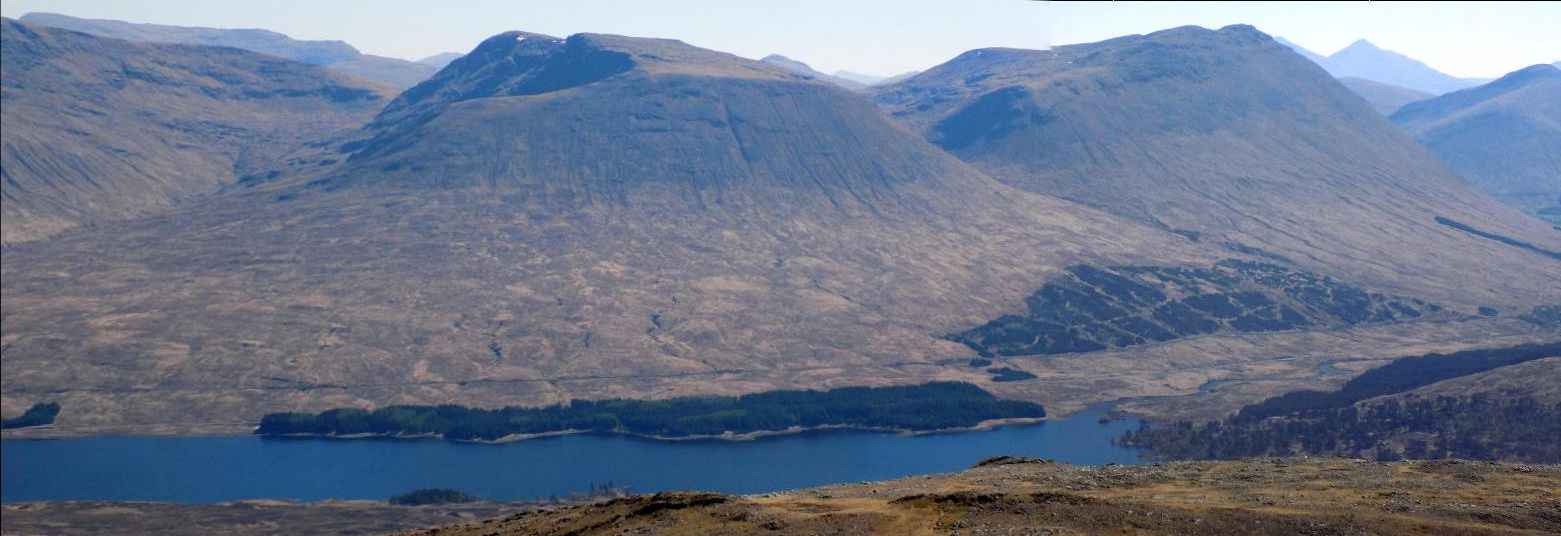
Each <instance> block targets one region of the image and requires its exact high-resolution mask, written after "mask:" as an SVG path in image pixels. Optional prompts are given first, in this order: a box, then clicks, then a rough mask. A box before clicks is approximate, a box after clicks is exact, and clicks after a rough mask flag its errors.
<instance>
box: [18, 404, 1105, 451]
mask: <svg viewBox="0 0 1561 536" xmlns="http://www.w3.org/2000/svg"><path fill="white" fill-rule="evenodd" d="M1087 409H1088V408H1084V409H1081V410H1079V411H1086V410H1087ZM1073 413H1078V412H1077V411H1076V412H1073ZM1070 414H1071V413H1070ZM1070 414H1064V415H1048V416H1046V417H1040V418H1035V417H1017V418H1007V419H988V420H984V421H981V422H979V423H976V424H975V425H972V426H966V427H959V428H940V429H936V430H909V429H903V428H882V427H872V426H856V425H849V424H826V425H820V426H807V427H803V426H793V427H791V428H786V429H783V430H756V431H752V432H743V433H724V434H705V435H694V436H671V437H669V436H657V435H650V434H637V433H631V432H617V431H609V432H594V431H591V430H556V431H550V432H540V433H535V434H512V435H508V436H504V437H501V438H498V439H474V440H468V439H446V438H444V436H442V435H439V434H415V435H397V434H374V433H367V434H351V435H330V434H266V435H261V434H256V433H254V430H255V428H256V426H257V425H235V424H224V425H221V426H212V427H199V426H197V427H190V428H187V429H188V430H191V431H192V433H171V434H169V433H135V432H134V431H131V430H125V428H129V427H118V426H115V427H103V428H108V429H110V430H111V431H109V432H108V433H94V432H91V431H86V430H72V429H70V428H65V429H61V428H55V427H54V426H53V425H48V426H40V427H37V428H32V429H13V430H6V433H5V434H0V439H3V440H7V441H9V440H22V441H28V440H31V441H46V440H54V439H85V438H92V437H116V436H117V437H126V436H129V437H244V436H255V437H261V438H281V439H289V438H294V439H307V438H316V439H333V440H361V439H378V440H396V441H403V440H429V439H433V440H440V441H449V442H451V443H470V444H479V445H503V444H507V443H515V442H520V441H526V440H531V439H544V438H548V437H562V436H570V435H582V434H600V435H603V436H620V437H629V438H634V439H643V440H647V441H661V442H668V443H675V442H684V441H711V440H715V441H754V440H759V439H765V438H770V437H782V436H789V435H798V434H804V433H808V432H825V431H860V432H875V433H892V434H899V435H903V436H920V435H935V434H957V433H965V432H985V431H990V430H993V429H996V428H1001V427H1004V426H1021V425H1029V424H1039V423H1044V422H1047V421H1053V420H1058V419H1062V418H1065V417H1067V416H1068V415H1070ZM159 427H163V426H159ZM164 428H177V427H164ZM22 430H25V432H23V433H16V432H22ZM200 430H206V431H205V432H202V431H200ZM117 432H122V433H117Z"/></svg>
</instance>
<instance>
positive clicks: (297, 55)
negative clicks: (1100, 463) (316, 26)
mask: <svg viewBox="0 0 1561 536" xmlns="http://www.w3.org/2000/svg"><path fill="white" fill-rule="evenodd" d="M21 21H22V22H26V23H30V24H36V25H40V26H49V27H53V28H60V29H65V30H73V31H77V32H82V33H88V34H92V35H97V36H102V37H112V38H115V39H124V40H126V41H139V42H144V43H180V44H189V45H210V46H224V47H233V48H241V49H244V50H248V51H251V52H259V53H261V54H269V55H272V56H278V57H283V58H287V59H290V60H294V61H300V62H303V63H309V64H313V65H329V66H330V67H331V69H334V70H336V71H338V72H341V73H344V74H349V75H352V76H357V77H360V78H364V79H367V80H373V81H375V82H379V83H383V84H389V85H391V86H394V87H397V88H404V87H408V86H411V85H413V84H416V83H418V82H421V81H423V80H425V79H427V78H428V77H429V76H432V75H433V74H434V72H435V71H438V70H439V67H441V66H442V65H434V64H431V63H425V62H411V61H406V60H401V59H396V58H386V57H383V56H374V55H370V54H363V53H361V52H358V49H356V48H353V47H352V45H349V44H347V43H344V42H342V41H304V40H299V39H293V38H291V37H288V36H286V35H283V34H279V33H276V32H272V31H269V30H259V29H227V28H200V27H189V26H165V25H161V24H136V23H131V22H124V21H117V20H99V19H81V18H76V17H71V16H68V15H60V14H55V13H28V14H26V15H23V16H22V18H21ZM446 61H448V60H446Z"/></svg>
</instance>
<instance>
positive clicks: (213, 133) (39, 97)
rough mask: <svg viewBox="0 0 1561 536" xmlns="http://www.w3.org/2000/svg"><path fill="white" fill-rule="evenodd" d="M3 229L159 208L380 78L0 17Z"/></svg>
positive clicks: (233, 178)
mask: <svg viewBox="0 0 1561 536" xmlns="http://www.w3.org/2000/svg"><path fill="white" fill-rule="evenodd" d="M4 32H5V33H4V36H3V42H4V45H3V46H4V52H3V54H4V58H5V66H4V70H5V75H4V81H3V86H4V93H3V98H4V102H5V106H4V109H3V111H0V113H3V114H4V116H5V122H6V125H7V127H6V128H5V130H4V133H3V140H4V141H3V143H4V147H5V150H4V153H3V168H0V169H3V173H4V175H5V181H4V189H3V190H0V191H3V193H4V199H5V202H4V206H3V211H4V214H5V224H4V231H3V235H4V238H3V242H4V243H6V244H14V243H17V242H20V241H26V240H34V239H40V238H44V237H47V236H49V235H52V234H55V233H57V232H60V231H63V230H65V229H68V228H71V227H74V226H77V225H81V224H89V225H90V224H97V223H104V222H107V221H111V220H119V219H124V218H128V217H133V216H137V215H142V214H149V213H155V212H159V211H163V210H168V209H170V208H172V207H174V206H177V205H180V204H183V203H185V202H188V201H190V200H192V199H196V198H199V197H201V196H204V195H206V194H210V193H212V192H215V191H217V190H218V189H219V188H222V187H224V186H228V185H231V184H233V183H235V182H237V181H238V180H239V179H240V178H241V177H243V176H245V175H247V174H251V173H265V172H266V171H267V170H268V169H271V168H272V165H273V163H275V162H277V161H279V160H282V159H284V158H286V157H287V153H288V152H290V151H292V150H293V148H294V147H295V146H296V147H302V146H304V145H305V144H306V143H309V142H313V141H317V140H319V139H323V138H328V137H330V136H332V135H334V134H336V133H338V132H341V131H343V130H348V129H353V128H356V127H357V126H358V125H359V124H361V122H362V121H364V120H366V119H367V118H368V117H369V115H370V114H372V113H373V112H374V110H376V109H378V107H379V106H382V105H383V103H385V102H387V101H388V100H389V98H388V93H389V90H388V89H386V88H383V87H380V86H377V85H372V84H364V83H361V82H359V81H357V80H356V79H352V78H349V77H345V76H342V75H339V74H337V73H334V72H331V71H329V70H326V69H324V68H322V67H316V66H312V65H307V64H303V63H298V62H293V61H291V60H285V59H282V58H276V57H272V56H266V55H261V54H256V53H252V52H248V51H244V50H239V49H234V48H225V47H207V46H198V45H167V44H146V43H133V42H128V41H121V40H117V39H109V38H102V37H96V36H92V35H88V34H83V33H77V32H73V31H69V30H59V29H54V28H49V27H43V26H34V25H30V24H27V23H22V22H17V21H13V20H11V19H4Z"/></svg>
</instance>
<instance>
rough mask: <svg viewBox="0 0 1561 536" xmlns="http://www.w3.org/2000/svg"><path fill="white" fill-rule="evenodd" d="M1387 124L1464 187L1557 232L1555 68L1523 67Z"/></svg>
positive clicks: (1558, 94)
mask: <svg viewBox="0 0 1561 536" xmlns="http://www.w3.org/2000/svg"><path fill="white" fill-rule="evenodd" d="M1392 119H1393V121H1394V122H1395V123H1398V124H1399V126H1401V127H1403V128H1404V130H1406V131H1408V132H1409V133H1410V135H1412V136H1414V137H1415V139H1417V140H1419V141H1420V143H1422V144H1424V145H1425V146H1426V148H1428V149H1430V150H1431V152H1433V153H1436V155H1437V157H1439V158H1441V159H1442V161H1443V162H1445V163H1446V164H1447V166H1448V167H1450V168H1452V169H1453V171H1456V172H1458V174H1459V175H1462V176H1463V177H1464V178H1465V179H1468V180H1469V182H1472V183H1474V184H1475V185H1476V186H1479V187H1480V188H1482V189H1484V190H1485V191H1487V192H1490V194H1491V195H1494V196H1496V197H1497V198H1498V199H1501V200H1503V201H1506V202H1508V203H1511V204H1512V205H1514V206H1516V207H1518V208H1521V209H1523V210H1525V211H1528V212H1530V213H1532V214H1535V215H1537V216H1539V217H1541V218H1544V219H1546V220H1549V221H1550V222H1551V223H1552V224H1556V225H1561V69H1558V68H1556V67H1555V66H1553V65H1535V66H1532V67H1528V68H1526V69H1523V70H1520V71H1517V72H1514V73H1512V74H1509V75H1507V76H1504V77H1502V78H1501V79H1500V80H1497V81H1495V82H1491V83H1489V84H1486V85H1483V86H1480V87H1476V88H1470V89H1466V90H1463V91H1458V92H1454V93H1449V94H1446V95H1443V96H1441V97H1437V98H1435V99H1431V100H1427V101H1423V102H1419V103H1415V104H1413V105H1409V106H1405V107H1404V108H1402V109H1400V110H1399V111H1398V112H1396V113H1394V114H1393V116H1392Z"/></svg>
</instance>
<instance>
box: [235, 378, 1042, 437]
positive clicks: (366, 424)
mask: <svg viewBox="0 0 1561 536" xmlns="http://www.w3.org/2000/svg"><path fill="white" fill-rule="evenodd" d="M1045 416H1046V410H1045V409H1044V408H1042V407H1041V405H1039V404H1035V403H1032V402H1023V401H1017V400H1004V399H1000V398H997V397H995V396H992V394H991V393H988V392H986V391H985V390H982V389H981V388H980V387H977V386H975V385H971V384H968V383H960V382H932V383H925V384H920V385H912V386H896V387H841V388H837V389H830V390H827V391H800V390H798V391H767V392H763V393H757V394H751V395H743V396H719V397H716V396H712V397H681V398H670V399H666V400H628V399H609V400H572V401H570V402H569V403H567V404H558V405H553V406H546V407H536V408H525V407H506V408H502V409H479V408H469V407H465V406H458V405H440V406H388V407H384V408H379V409H375V410H372V411H370V410H364V409H358V408H339V409H332V410H328V411H324V412H321V413H316V414H311V413H272V414H269V415H266V416H265V417H264V418H263V419H261V421H260V427H259V428H258V429H256V431H255V433H257V434H261V435H271V436H289V435H318V436H326V437H358V436H385V437H408V436H416V437H425V436H439V437H443V438H445V439H450V440H458V441H494V440H498V439H501V438H506V437H512V436H523V435H534V434H548V433H563V432H595V433H618V434H627V435H637V436H645V437H656V438H668V439H671V438H690V437H699V436H723V435H730V434H754V433H763V432H781V431H787V430H794V429H808V428H823V427H838V428H858V429H875V430H899V431H907V432H925V431H933V430H947V429H960V428H970V427H974V426H977V425H979V424H981V423H982V422H985V421H992V420H999V419H1038V418H1043V417H1045Z"/></svg>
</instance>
